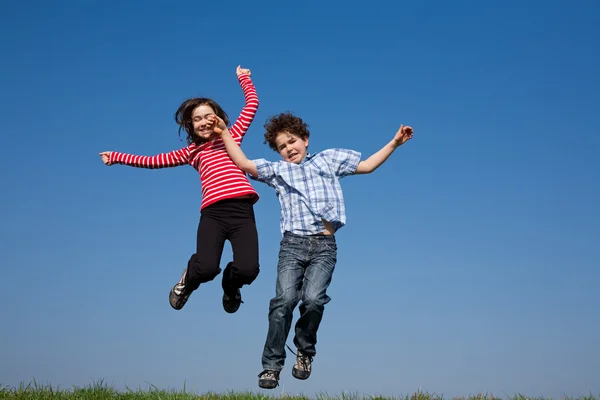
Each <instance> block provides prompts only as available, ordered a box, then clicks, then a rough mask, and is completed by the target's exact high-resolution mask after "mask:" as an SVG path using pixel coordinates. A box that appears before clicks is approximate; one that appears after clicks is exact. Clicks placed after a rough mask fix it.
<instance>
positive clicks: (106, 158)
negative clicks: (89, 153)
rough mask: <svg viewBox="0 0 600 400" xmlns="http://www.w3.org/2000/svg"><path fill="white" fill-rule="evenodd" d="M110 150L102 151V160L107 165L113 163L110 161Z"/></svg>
mask: <svg viewBox="0 0 600 400" xmlns="http://www.w3.org/2000/svg"><path fill="white" fill-rule="evenodd" d="M110 153H111V152H110V151H103V152H102V153H100V157H101V158H102V162H103V163H104V164H106V165H112V163H111V162H110Z"/></svg>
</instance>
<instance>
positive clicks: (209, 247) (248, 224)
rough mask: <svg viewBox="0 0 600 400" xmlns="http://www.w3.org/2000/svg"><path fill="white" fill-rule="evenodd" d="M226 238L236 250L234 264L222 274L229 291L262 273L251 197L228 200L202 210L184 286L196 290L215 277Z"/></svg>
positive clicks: (218, 270) (249, 282)
mask: <svg viewBox="0 0 600 400" xmlns="http://www.w3.org/2000/svg"><path fill="white" fill-rule="evenodd" d="M225 240H229V242H230V243H231V248H232V250H233V264H232V265H231V267H230V268H226V269H225V272H224V274H223V283H222V285H223V289H224V290H226V291H231V290H235V289H238V288H241V287H242V286H243V285H249V284H251V283H252V282H253V281H254V280H255V279H256V277H257V276H258V273H259V262H258V232H257V230H256V222H255V219H254V207H253V204H252V201H251V200H250V199H228V200H222V201H219V202H217V203H214V204H211V205H210V206H208V207H206V208H205V209H203V210H202V213H201V215H200V222H199V223H198V235H197V243H196V253H195V254H193V255H192V256H191V257H190V260H189V261H188V269H187V274H186V277H185V286H186V288H188V290H192V291H194V290H196V289H198V286H200V284H201V283H204V282H209V281H212V280H213V279H215V277H216V276H217V275H219V273H220V272H221V268H220V267H219V264H220V262H221V255H222V254H223V246H224V245H225Z"/></svg>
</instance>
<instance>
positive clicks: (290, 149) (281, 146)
mask: <svg viewBox="0 0 600 400" xmlns="http://www.w3.org/2000/svg"><path fill="white" fill-rule="evenodd" d="M275 144H276V145H277V152H279V154H280V155H281V158H283V161H287V162H291V163H294V164H300V162H302V160H304V157H306V148H307V147H308V138H304V139H302V138H301V137H300V136H296V135H292V134H291V133H288V132H279V134H278V135H277V137H276V138H275Z"/></svg>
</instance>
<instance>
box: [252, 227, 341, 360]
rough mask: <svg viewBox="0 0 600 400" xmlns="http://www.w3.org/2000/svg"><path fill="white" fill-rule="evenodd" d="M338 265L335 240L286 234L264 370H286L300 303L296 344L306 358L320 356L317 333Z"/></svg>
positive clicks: (325, 237)
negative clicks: (289, 344) (318, 353)
mask: <svg viewBox="0 0 600 400" xmlns="http://www.w3.org/2000/svg"><path fill="white" fill-rule="evenodd" d="M336 262H337V244H336V241H335V237H334V236H325V235H314V236H299V235H295V234H293V233H290V232H285V234H284V235H283V238H282V239H281V243H280V246H279V262H278V264H277V285H276V291H275V297H274V298H273V299H271V301H270V303H269V331H268V333H267V340H266V343H265V347H264V350H263V355H262V364H263V368H264V369H269V370H275V371H281V370H282V369H283V365H284V362H285V357H286V353H285V342H286V340H287V337H288V334H289V332H290V327H291V325H292V317H293V312H294V308H296V305H298V302H299V301H300V299H302V304H300V318H299V319H298V322H297V323H296V328H295V337H294V344H295V345H296V347H297V348H298V349H299V350H300V351H302V352H303V353H304V354H306V355H309V356H315V355H316V350H315V345H316V344H317V330H318V329H319V324H320V323H321V319H322V318H323V310H324V309H325V304H327V303H329V301H330V300H331V298H330V297H329V296H327V293H326V291H327V288H328V287H329V284H330V283H331V277H332V275H333V270H334V269H335V264H336Z"/></svg>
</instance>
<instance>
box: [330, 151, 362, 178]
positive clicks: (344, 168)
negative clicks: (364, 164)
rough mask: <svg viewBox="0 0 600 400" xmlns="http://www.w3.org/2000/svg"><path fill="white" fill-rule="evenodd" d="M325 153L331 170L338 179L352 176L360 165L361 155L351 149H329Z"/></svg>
mask: <svg viewBox="0 0 600 400" xmlns="http://www.w3.org/2000/svg"><path fill="white" fill-rule="evenodd" d="M323 153H325V155H326V156H327V158H328V160H329V162H330V164H331V168H332V170H333V172H334V173H335V174H336V176H337V177H339V178H343V177H344V176H348V175H352V174H354V173H355V172H356V168H358V164H359V163H360V157H361V153H360V152H358V151H354V150H349V149H329V150H324V151H323Z"/></svg>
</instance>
